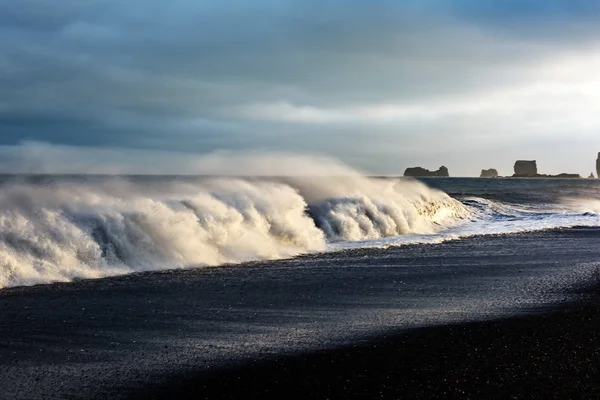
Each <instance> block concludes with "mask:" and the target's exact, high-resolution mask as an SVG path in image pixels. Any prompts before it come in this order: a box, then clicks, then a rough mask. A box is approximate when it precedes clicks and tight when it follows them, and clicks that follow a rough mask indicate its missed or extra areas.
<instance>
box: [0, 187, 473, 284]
mask: <svg viewBox="0 0 600 400" xmlns="http://www.w3.org/2000/svg"><path fill="white" fill-rule="evenodd" d="M309 206H310V210H311V213H312V216H313V217H312V218H311V216H310V215H309V214H308V213H307V212H306V211H307V208H308V207H309ZM467 214H468V212H467V210H466V208H465V207H463V206H462V205H461V204H460V203H459V202H457V201H456V200H453V199H451V198H450V197H448V196H447V195H446V194H444V193H443V192H440V191H437V190H434V189H430V188H428V187H427V186H425V185H423V184H422V183H419V182H416V181H411V180H406V181H405V180H376V179H368V178H364V177H360V176H354V177H345V178H343V179H342V178H335V179H334V178H323V179H314V178H313V179H308V178H301V177H297V178H294V179H287V180H286V179H277V180H267V179H261V180H257V179H234V178H219V179H204V180H198V181H195V182H190V181H188V182H184V181H180V180H172V181H164V180H163V181H160V182H152V181H151V182H146V183H140V182H137V183H136V182H133V181H128V180H122V179H106V180H102V181H100V182H96V183H90V182H87V183H86V182H60V181H59V182H55V183H50V184H46V185H32V184H11V185H5V186H3V188H2V191H1V192H0V287H6V286H17V285H29V284H36V283H49V282H55V281H69V280H72V279H74V278H98V277H104V276H110V275H117V274H125V273H130V272H135V271H145V270H156V269H168V268H182V267H189V266H213V265H220V264H224V263H237V262H242V261H249V260H265V259H276V258H282V257H292V256H295V255H298V254H302V253H306V252H317V251H323V250H325V248H326V245H327V243H328V241H341V240H343V241H348V240H365V239H378V238H383V237H388V236H396V235H402V234H410V233H434V232H437V231H438V230H439V229H441V227H442V226H443V224H445V223H454V222H455V221H456V220H457V219H459V218H461V217H464V216H466V215H467ZM315 221H318V224H319V225H320V226H322V227H323V229H319V228H318V227H317V226H316V225H315Z"/></svg>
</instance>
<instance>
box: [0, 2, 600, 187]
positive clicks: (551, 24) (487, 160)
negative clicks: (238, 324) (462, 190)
mask: <svg viewBox="0 0 600 400" xmlns="http://www.w3.org/2000/svg"><path fill="white" fill-rule="evenodd" d="M599 111H600V2H597V1H583V0H579V1H578V0H564V1H558V0H545V1H542V0H540V1H533V0H498V1H481V0H477V1H476V0H463V1H458V0H454V1H453V0H447V1H441V0H439V1H433V0H424V1H417V0H408V1H391V0H369V1H367V0H346V1H342V0H321V1H314V0H295V1H292V0H279V1H276V0H253V1H242V0H238V1H233V0H230V1H227V0H219V1H216V0H213V1H202V0H194V1H192V0H185V1H184V0H174V1H171V2H164V1H158V0H143V1H142V0H129V1H115V0H104V1H100V0H61V1H48V0H0V170H2V171H6V172H14V171H29V172H36V171H37V170H43V171H45V172H51V171H52V170H53V169H52V168H55V169H56V168H57V167H56V166H57V165H60V168H58V169H57V170H60V171H61V172H64V171H66V170H68V169H69V168H72V169H74V170H75V171H74V172H76V171H80V170H81V169H82V168H83V166H82V164H86V169H89V170H90V172H94V171H98V172H102V171H105V170H106V169H107V168H108V170H111V171H112V170H114V166H115V165H120V164H123V165H125V166H127V168H125V169H126V170H131V172H144V171H146V170H149V167H152V168H150V170H151V171H152V172H160V170H161V168H160V165H158V166H157V165H156V162H154V163H152V160H158V159H160V160H163V161H161V162H164V164H165V169H168V168H166V167H168V166H169V165H170V164H172V163H170V161H168V160H182V159H186V160H190V159H194V158H195V157H202V155H203V154H210V153H213V152H222V151H227V152H241V153H244V152H255V151H274V152H290V153H301V154H318V155H329V156H332V157H335V158H339V159H341V160H342V161H344V162H347V163H349V164H350V165H352V166H355V167H358V168H360V169H363V170H366V171H368V172H371V173H377V174H400V173H401V172H402V171H403V170H404V168H406V167H409V166H415V165H421V166H424V167H427V168H437V167H438V166H439V165H441V164H444V165H446V166H448V168H449V169H450V172H451V174H453V175H463V176H469V175H477V174H478V173H479V171H480V170H481V169H482V168H491V167H494V168H497V169H499V170H500V173H502V174H509V173H510V172H511V169H512V164H513V163H514V160H515V159H518V158H525V159H537V160H538V165H539V167H540V170H541V172H546V173H558V172H577V173H580V174H582V175H583V174H586V175H587V174H588V173H589V172H590V171H591V170H592V169H593V167H594V162H595V155H596V153H597V152H598V151H600V135H599V134H598V133H599V132H600V117H599V115H600V113H599ZM108 155H110V157H109V156H108ZM158 155H160V157H157V156H158ZM57 157H58V158H59V159H58V160H57ZM149 164H152V165H149ZM48 165H52V166H53V167H52V168H49V167H48ZM111 165H112V166H111ZM182 168H183V167H182Z"/></svg>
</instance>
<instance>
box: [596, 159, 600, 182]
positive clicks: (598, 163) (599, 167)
mask: <svg viewBox="0 0 600 400" xmlns="http://www.w3.org/2000/svg"><path fill="white" fill-rule="evenodd" d="M596 176H597V177H598V178H600V153H598V158H597V159H596Z"/></svg>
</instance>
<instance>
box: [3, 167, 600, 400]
mask: <svg viewBox="0 0 600 400" xmlns="http://www.w3.org/2000/svg"><path fill="white" fill-rule="evenodd" d="M599 193H600V181H597V180H583V179H581V180H558V179H550V180H544V179H470V178H449V179H441V178H431V179H423V180H422V181H418V180H412V179H396V178H367V177H361V176H346V177H337V178H330V177H329V178H326V177H312V178H307V177H291V178H290V177H275V178H272V177H271V178H270V177H257V178H248V177H246V178H239V177H238V178H234V177H229V178H223V177H148V176H129V177H127V176H124V177H112V176H8V177H4V178H3V180H2V184H1V186H0V286H1V287H2V289H0V320H1V321H2V323H1V324H0V387H1V388H2V391H1V392H0V398H7V399H8V398H10V399H14V398H23V399H36V398H48V397H51V398H110V399H115V398H148V397H152V396H149V393H155V390H158V392H156V393H159V392H160V390H159V389H160V388H161V387H166V388H170V389H168V390H167V389H165V392H163V394H164V395H163V396H162V397H161V396H159V397H157V398H168V397H169V393H171V389H172V388H174V387H175V388H177V387H181V385H182V384H183V383H182V382H187V381H191V382H195V383H194V385H196V383H198V382H200V383H201V382H203V379H205V378H206V377H208V376H213V375H212V374H214V373H215V372H218V371H226V370H231V368H234V367H235V368H242V369H245V370H248V369H250V370H251V369H252V368H253V365H254V363H256V362H259V361H263V360H267V359H272V358H274V357H275V358H277V357H284V356H286V357H287V356H290V355H297V354H307V353H311V352H315V351H323V350H330V349H337V348H341V347H343V346H359V345H361V344H365V343H371V340H373V338H382V337H390V335H392V336H393V335H397V334H399V333H402V332H407V331H410V330H414V329H421V328H424V327H434V326H451V325H453V324H458V323H464V322H467V321H489V320H493V319H497V318H505V317H510V316H515V315H521V316H522V315H526V316H527V315H531V316H533V315H537V314H538V313H540V312H543V311H544V310H548V309H549V308H552V307H556V306H558V305H560V304H565V302H571V301H575V300H577V299H578V298H579V297H580V296H581V291H580V289H581V288H583V287H586V285H590V284H593V283H594V282H597V280H598V277H599V276H600V274H599V268H600V257H599V255H598V251H597V243H598V241H599V239H600V217H599V214H598V211H600V210H599V209H598V200H597V199H599V198H600V196H599ZM100 278H102V279H100ZM490 340H492V339H491V338H490ZM494 340H495V339H494ZM586 343H587V342H586ZM576 345H577V344H575V345H574V346H575V347H576ZM463 350H464V349H463ZM463 350H460V351H463ZM423 351H424V352H426V350H423ZM464 351H471V349H466V350H464ZM557 354H558V353H557ZM433 356H435V355H433ZM433 359H435V358H433ZM398 362H400V363H404V364H406V363H409V364H410V362H412V361H410V360H399V361H398ZM324 368H325V367H324ZM428 368H429V367H428ZM432 368H437V367H435V365H433V366H432ZM586 376H587V375H586ZM305 378H306V377H298V379H301V380H303V379H305ZM483 378H485V376H484V377H483ZM483 378H482V379H483ZM206 379H208V378H206ZM340 379H341V378H340ZM344 379H346V377H344ZM353 379H359V378H356V377H355V378H353ZM398 379H399V378H398ZM316 382H318V384H319V385H322V384H323V382H320V381H318V380H317V381H316ZM344 382H345V381H344ZM233 386H235V385H233ZM319 387H320V386H319ZM225 389H227V390H229V389H231V387H229V388H219V385H218V382H217V389H214V388H213V390H216V392H211V393H212V394H214V393H217V394H218V393H219V391H221V390H225ZM375 394H376V393H375V392H372V393H371V394H370V395H373V396H375ZM205 397H206V398H220V397H219V396H218V395H215V396H205ZM349 397H352V396H349ZM190 398H197V397H190ZM233 398H235V397H233Z"/></svg>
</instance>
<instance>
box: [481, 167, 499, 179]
mask: <svg viewBox="0 0 600 400" xmlns="http://www.w3.org/2000/svg"><path fill="white" fill-rule="evenodd" d="M479 177H480V178H497V177H498V171H497V170H496V169H494V168H490V169H482V170H481V175H479Z"/></svg>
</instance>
